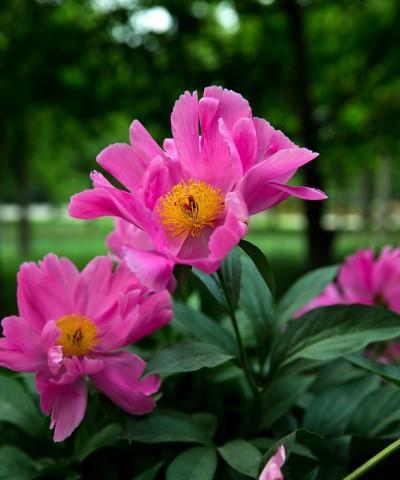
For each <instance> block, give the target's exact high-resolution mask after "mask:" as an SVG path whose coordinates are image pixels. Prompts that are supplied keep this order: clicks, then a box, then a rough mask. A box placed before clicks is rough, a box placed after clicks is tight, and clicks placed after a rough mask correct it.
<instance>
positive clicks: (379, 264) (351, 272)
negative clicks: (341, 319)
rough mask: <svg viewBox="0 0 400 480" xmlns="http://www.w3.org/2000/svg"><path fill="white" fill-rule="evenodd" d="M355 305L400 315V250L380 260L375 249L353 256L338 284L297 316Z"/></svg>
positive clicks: (386, 251)
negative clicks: (313, 311)
mask: <svg viewBox="0 0 400 480" xmlns="http://www.w3.org/2000/svg"><path fill="white" fill-rule="evenodd" d="M352 303H360V304H364V305H377V306H381V307H385V308H389V309H390V310H393V311H394V312H396V313H400V248H391V247H385V248H384V249H383V250H382V252H381V254H380V255H379V256H378V257H377V258H375V257H374V252H373V250H371V249H368V250H359V251H358V252H356V253H355V254H354V255H351V256H350V257H348V258H347V259H346V260H345V262H344V263H343V265H342V266H341V267H340V270H339V274H338V278H337V280H336V281H335V282H333V283H330V284H329V285H328V286H327V287H326V288H325V290H324V291H323V292H322V294H321V295H319V296H318V297H316V298H315V299H313V300H312V301H311V302H310V303H308V304H307V305H306V306H304V307H302V308H301V310H300V311H299V312H297V314H296V316H299V315H301V314H303V313H305V312H307V311H309V310H312V309H314V308H318V307H324V306H328V305H338V304H352Z"/></svg>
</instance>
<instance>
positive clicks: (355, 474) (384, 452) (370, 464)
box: [343, 438, 400, 480]
mask: <svg viewBox="0 0 400 480" xmlns="http://www.w3.org/2000/svg"><path fill="white" fill-rule="evenodd" d="M398 448H400V438H399V439H398V440H396V441H395V442H393V443H391V444H390V445H389V446H387V447H386V448H384V449H383V450H381V451H380V452H379V453H377V454H376V455H375V456H373V457H372V458H370V459H369V460H368V461H367V462H365V463H364V464H363V465H361V467H358V468H357V470H354V472H352V473H350V475H347V477H345V478H343V480H355V479H356V478H359V477H361V475H363V474H364V473H366V472H368V470H370V469H371V468H372V467H373V466H374V465H376V464H377V463H379V462H381V461H382V460H383V459H384V458H386V457H387V456H388V455H391V454H392V453H393V452H395V451H396V450H397V449H398Z"/></svg>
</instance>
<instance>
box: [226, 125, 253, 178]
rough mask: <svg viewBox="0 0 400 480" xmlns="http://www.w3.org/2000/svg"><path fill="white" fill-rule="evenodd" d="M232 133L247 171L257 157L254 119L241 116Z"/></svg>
mask: <svg viewBox="0 0 400 480" xmlns="http://www.w3.org/2000/svg"><path fill="white" fill-rule="evenodd" d="M232 134H233V140H234V142H235V145H236V148H237V150H238V152H239V156H240V160H241V162H242V168H243V172H244V173H245V172H247V170H248V169H249V168H250V167H252V166H253V165H254V164H255V162H256V159H257V148H258V145H257V136H256V129H255V128H254V123H253V120H252V119H250V118H246V117H243V118H240V119H239V120H238V121H237V122H236V123H235V125H234V127H233V132H232Z"/></svg>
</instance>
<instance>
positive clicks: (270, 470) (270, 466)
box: [259, 445, 286, 480]
mask: <svg viewBox="0 0 400 480" xmlns="http://www.w3.org/2000/svg"><path fill="white" fill-rule="evenodd" d="M285 459H286V452H285V447H284V446H283V445H281V446H280V447H278V450H277V451H276V453H275V454H274V455H273V456H272V457H271V458H270V459H269V460H268V462H267V464H266V465H265V467H264V469H263V471H262V472H261V475H260V478H259V480H284V477H283V474H282V471H281V468H282V465H283V464H284V463H285Z"/></svg>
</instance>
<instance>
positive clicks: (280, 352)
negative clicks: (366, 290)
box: [271, 305, 400, 369]
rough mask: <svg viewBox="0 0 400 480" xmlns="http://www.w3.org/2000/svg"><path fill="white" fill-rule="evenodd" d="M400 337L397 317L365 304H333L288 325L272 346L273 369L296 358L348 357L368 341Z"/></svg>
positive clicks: (324, 358) (399, 318)
mask: <svg viewBox="0 0 400 480" xmlns="http://www.w3.org/2000/svg"><path fill="white" fill-rule="evenodd" d="M398 336H400V317H399V316H398V315H396V314H395V313H393V312H391V311H389V310H386V309H383V308H379V307H368V306H364V305H335V306H332V307H325V308H318V309H316V310H312V311H310V312H307V313H306V314H305V315H303V316H302V317H301V318H299V319H297V320H295V321H293V322H290V324H289V327H288V329H287V330H286V331H285V332H284V333H282V335H280V336H279V337H277V338H276V340H275V343H274V344H273V346H272V359H271V366H272V369H277V368H283V367H285V366H286V365H288V364H290V363H291V362H293V361H295V360H297V359H299V358H307V359H311V360H331V359H334V358H338V357H342V356H347V355H349V354H351V353H354V352H357V351H359V350H361V349H362V348H364V347H366V346H367V345H368V344H369V343H371V342H378V341H382V340H389V339H391V338H395V337H398Z"/></svg>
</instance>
